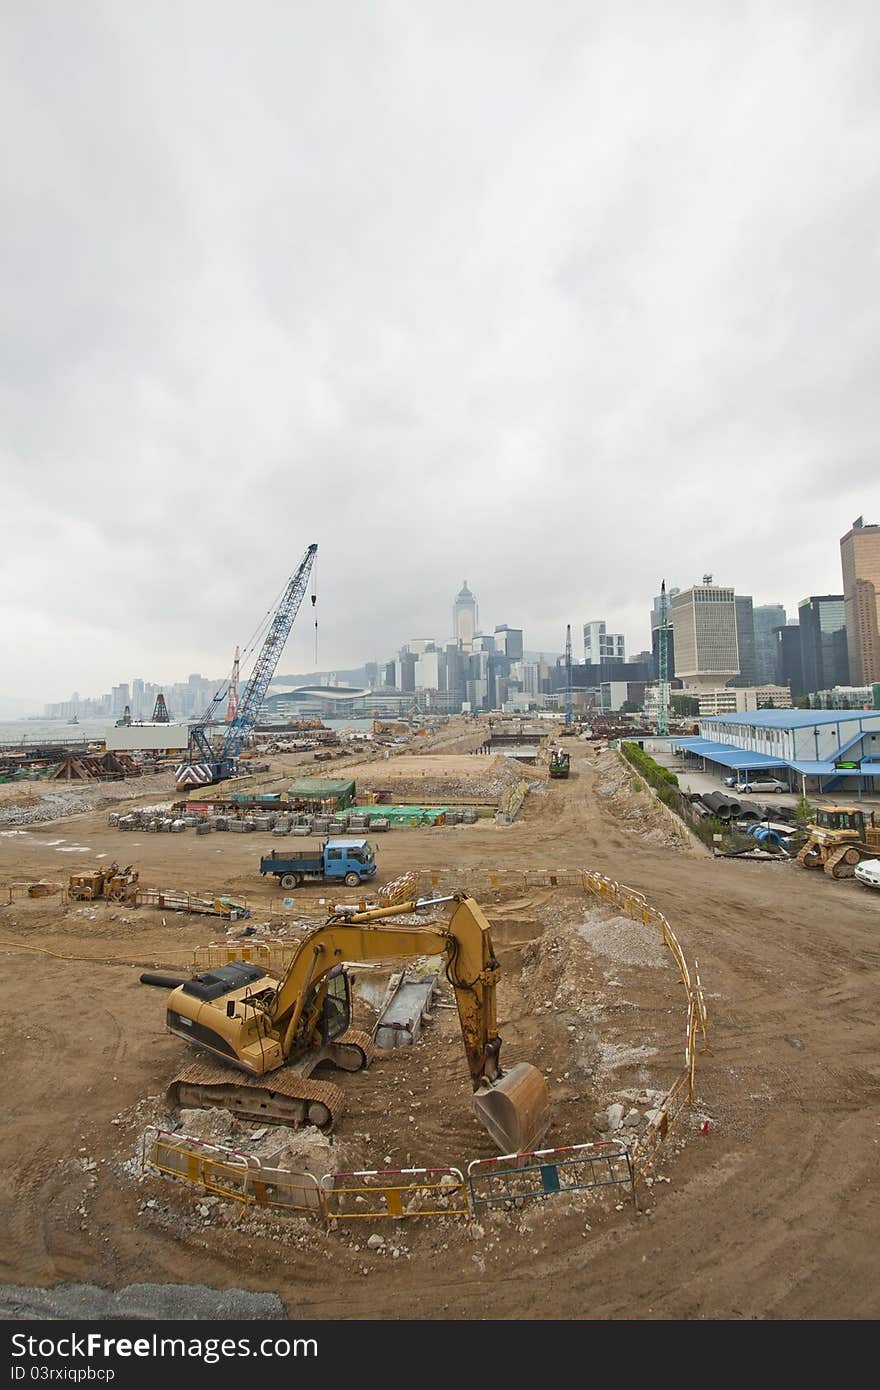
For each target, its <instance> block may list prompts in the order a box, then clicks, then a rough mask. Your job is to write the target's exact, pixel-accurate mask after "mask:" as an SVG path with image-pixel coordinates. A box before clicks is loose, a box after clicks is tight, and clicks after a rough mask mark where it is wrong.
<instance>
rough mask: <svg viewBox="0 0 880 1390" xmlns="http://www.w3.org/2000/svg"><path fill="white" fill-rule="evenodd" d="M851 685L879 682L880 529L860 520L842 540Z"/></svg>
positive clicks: (859, 518)
mask: <svg viewBox="0 0 880 1390" xmlns="http://www.w3.org/2000/svg"><path fill="white" fill-rule="evenodd" d="M840 564H841V569H842V570H843V602H844V610H845V614H846V642H847V648H848V652H849V682H850V685H870V684H871V682H872V681H880V634H878V624H880V526H873V525H872V526H866V525H865V523H864V520H863V519H862V517H857V518H856V520H855V521H854V522H853V524H852V526H851V527H850V529H849V530H848V531H847V533H846V535H845V536H842V537H841V539H840Z"/></svg>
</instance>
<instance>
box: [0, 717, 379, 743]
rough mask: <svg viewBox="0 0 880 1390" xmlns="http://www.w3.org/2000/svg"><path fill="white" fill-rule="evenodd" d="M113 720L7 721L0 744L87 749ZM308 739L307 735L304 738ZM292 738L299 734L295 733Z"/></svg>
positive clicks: (363, 722)
mask: <svg viewBox="0 0 880 1390" xmlns="http://www.w3.org/2000/svg"><path fill="white" fill-rule="evenodd" d="M113 722H114V721H113V720H112V719H81V720H80V721H79V723H78V724H68V722H67V720H66V719H5V720H0V745H6V746H7V747H8V746H9V745H15V746H17V747H27V745H28V744H34V743H47V742H50V741H51V742H53V743H56V742H57V743H71V744H73V743H78V744H81V745H82V746H83V747H85V745H86V744H87V743H94V742H95V741H96V740H97V739H102V738H105V737H106V734H107V730H108V729H110V728H112V727H113ZM324 724H325V725H326V726H327V728H328V729H337V730H342V729H358V730H363V729H367V730H369V729H372V727H373V721H372V719H325V720H324ZM303 736H304V735H303ZM289 737H290V738H295V737H296V734H295V733H291V734H290V735H289Z"/></svg>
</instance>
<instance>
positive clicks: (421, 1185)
mask: <svg viewBox="0 0 880 1390" xmlns="http://www.w3.org/2000/svg"><path fill="white" fill-rule="evenodd" d="M444 1178H445V1179H446V1181H445V1182H444V1181H443V1179H444ZM322 1187H323V1189H324V1201H325V1203H326V1209H327V1217H328V1220H336V1221H363V1220H370V1221H374V1220H376V1219H379V1220H382V1219H388V1218H391V1219H393V1220H402V1219H405V1218H411V1217H432V1216H464V1217H468V1218H469V1217H470V1208H469V1206H468V1200H467V1185H466V1183H465V1180H464V1174H463V1173H462V1171H461V1169H460V1168H445V1167H444V1168H372V1169H364V1170H362V1171H360V1172H356V1173H327V1174H325V1176H324V1179H323V1182H322ZM355 1208H358V1209H357V1210H356V1209H355Z"/></svg>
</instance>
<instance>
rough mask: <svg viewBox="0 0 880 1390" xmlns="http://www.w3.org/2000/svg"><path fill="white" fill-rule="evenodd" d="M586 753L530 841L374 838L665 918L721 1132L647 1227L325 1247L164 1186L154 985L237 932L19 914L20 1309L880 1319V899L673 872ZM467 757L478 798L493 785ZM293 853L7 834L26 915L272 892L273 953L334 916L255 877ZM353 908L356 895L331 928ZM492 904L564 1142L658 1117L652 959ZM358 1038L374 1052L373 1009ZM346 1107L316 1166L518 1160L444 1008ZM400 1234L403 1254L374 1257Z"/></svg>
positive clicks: (3, 852)
mask: <svg viewBox="0 0 880 1390" xmlns="http://www.w3.org/2000/svg"><path fill="white" fill-rule="evenodd" d="M571 751H572V753H573V767H572V776H571V777H570V778H569V779H568V780H567V781H557V782H545V781H544V780H543V778H542V777H541V779H540V784H539V786H538V787H537V788H536V790H535V791H534V792H533V794H532V795H530V796H529V797H528V798H527V800H526V803H525V806H524V808H523V810H522V812H521V813H520V815H519V817H518V818H517V820H516V822H515V823H514V824H513V825H511V826H499V825H496V824H495V823H494V822H492V821H491V820H480V821H479V822H478V823H477V824H476V825H468V826H454V827H453V826H448V827H447V826H441V827H436V828H424V829H405V830H404V829H401V830H395V831H392V832H390V833H388V834H386V835H382V836H376V837H375V838H376V846H377V857H378V861H379V867H380V874H379V879H378V882H379V884H381V883H383V882H387V881H389V880H390V879H393V878H395V877H396V876H398V875H399V874H401V873H403V872H404V871H405V870H407V869H410V868H426V869H436V870H437V871H438V876H439V879H440V881H441V883H442V885H443V886H449V887H452V886H455V884H456V882H457V881H459V880H460V881H465V880H466V879H467V876H468V874H469V873H474V872H477V871H483V872H485V871H492V870H494V869H496V868H497V869H504V868H509V869H525V868H529V869H567V868H571V869H576V868H580V867H589V868H594V869H598V870H601V871H602V872H604V873H607V874H610V875H611V876H612V877H615V878H617V879H619V880H621V881H623V882H625V883H628V884H630V885H632V886H633V887H635V888H637V889H640V890H641V891H642V892H644V893H645V894H646V895H647V897H648V898H649V900H650V901H652V902H653V903H655V904H656V905H657V906H658V907H660V908H661V909H662V910H663V911H664V912H665V913H666V915H667V916H668V918H669V920H670V922H671V924H672V926H673V928H674V930H675V932H676V933H677V935H678V938H679V940H680V942H681V944H682V947H683V949H684V952H685V954H686V956H687V958H688V960H689V961H690V962H693V961H694V960H695V959H696V960H698V962H699V969H700V975H701V977H702V981H703V984H704V988H705V990H706V994H707V1003H708V1008H709V1027H710V1037H709V1041H710V1045H711V1050H710V1052H708V1053H706V1054H703V1055H701V1057H700V1059H699V1064H698V1072H697V1089H698V1104H697V1106H696V1107H695V1108H694V1110H692V1111H689V1112H687V1114H686V1117H685V1119H684V1120H683V1122H682V1123H681V1125H680V1126H677V1127H675V1128H674V1129H673V1131H672V1134H671V1136H670V1139H669V1140H668V1141H667V1144H666V1145H665V1148H664V1152H663V1155H662V1158H661V1161H660V1163H659V1165H658V1168H657V1170H656V1179H657V1180H656V1181H655V1182H654V1185H653V1186H652V1187H651V1188H650V1189H648V1190H646V1191H645V1192H644V1193H643V1196H642V1200H641V1201H640V1204H639V1205H638V1207H635V1206H633V1205H632V1204H631V1203H629V1202H627V1201H625V1200H624V1199H623V1198H622V1197H621V1196H620V1195H619V1193H618V1190H617V1189H615V1188H610V1189H605V1190H604V1191H602V1192H601V1193H600V1194H598V1195H595V1194H584V1195H583V1196H581V1197H579V1198H559V1199H553V1200H550V1201H547V1202H541V1203H537V1202H536V1203H533V1204H532V1205H531V1206H530V1207H529V1208H527V1209H525V1210H520V1211H518V1212H506V1211H505V1212H502V1211H498V1212H496V1213H494V1214H493V1215H491V1216H490V1217H487V1218H486V1219H485V1220H483V1221H482V1222H481V1224H480V1226H479V1227H478V1228H476V1229H473V1230H469V1229H468V1228H466V1227H465V1226H463V1225H461V1224H458V1223H456V1222H455V1221H454V1220H453V1219H451V1218H450V1219H443V1220H440V1221H436V1222H430V1221H425V1222H423V1223H418V1222H411V1223H385V1224H384V1225H383V1224H381V1223H379V1222H378V1221H377V1222H374V1223H371V1222H363V1223H352V1225H350V1226H344V1227H340V1228H339V1229H337V1230H334V1231H331V1232H329V1233H324V1232H323V1231H322V1230H321V1229H320V1228H318V1227H316V1226H315V1225H313V1224H310V1223H307V1222H306V1221H305V1220H300V1219H297V1218H285V1217H282V1216H278V1217H275V1216H274V1215H268V1214H266V1213H259V1212H254V1211H249V1212H241V1211H240V1210H239V1209H238V1208H237V1207H233V1206H232V1204H224V1203H209V1204H207V1205H205V1203H204V1201H203V1197H202V1195H201V1194H199V1193H196V1192H194V1191H192V1190H190V1189H189V1188H187V1187H185V1186H184V1185H183V1184H178V1183H174V1182H173V1181H171V1180H165V1179H161V1178H158V1177H146V1178H144V1177H142V1175H141V1174H140V1171H139V1164H138V1161H137V1147H138V1142H139V1138H140V1136H141V1134H142V1132H143V1129H144V1126H145V1125H146V1124H147V1123H149V1122H152V1121H154V1120H158V1121H160V1122H162V1121H165V1122H167V1120H168V1119H169V1115H168V1112H167V1110H166V1109H165V1105H164V1100H163V1095H164V1089H165V1086H166V1084H167V1082H168V1080H169V1078H170V1077H171V1075H172V1074H173V1073H174V1071H175V1070H176V1068H177V1066H178V1065H179V1064H180V1063H181V1061H182V1060H183V1058H182V1057H181V1044H180V1043H179V1042H178V1041H177V1040H175V1039H174V1038H172V1037H170V1036H169V1035H168V1034H167V1033H166V1032H165V1029H164V1016H163V1003H164V1000H163V995H162V993H161V992H160V991H157V990H153V989H147V988H145V987H143V986H141V985H140V984H139V983H138V974H139V971H140V970H141V969H143V968H144V967H154V966H162V967H170V968H175V969H176V968H184V969H185V968H186V967H187V966H188V965H189V964H190V963H191V961H192V953H193V950H194V949H195V948H196V947H197V946H199V945H203V944H205V943H207V942H209V941H216V940H218V939H221V938H222V937H223V934H224V925H223V924H222V923H221V922H219V921H216V920H214V919H210V918H199V917H187V916H183V915H178V914H174V913H168V912H166V913H162V912H161V911H157V910H148V909H143V908H142V909H137V910H133V909H130V908H125V907H111V906H104V905H101V904H94V905H92V904H74V903H71V904H68V905H67V906H64V907H61V906H58V905H57V903H53V902H52V901H51V900H34V901H28V900H24V901H16V902H14V903H13V904H11V905H7V906H3V907H0V955H2V959H3V966H4V969H3V976H4V983H5V1003H6V1008H5V1017H6V1019H7V1030H6V1034H5V1037H4V1040H3V1047H2V1049H0V1052H2V1058H3V1072H2V1074H3V1082H4V1093H5V1102H6V1114H5V1123H4V1125H3V1129H2V1137H0V1155H2V1166H0V1221H2V1226H0V1231H2V1245H0V1282H3V1283H7V1284H15V1285H23V1284H27V1285H39V1286H50V1285H54V1284H57V1283H61V1282H65V1281H77V1282H85V1283H94V1284H99V1285H101V1286H103V1287H107V1288H121V1287H123V1286H125V1285H128V1284H131V1283H135V1282H147V1281H149V1282H155V1283H163V1282H166V1283H173V1284H183V1283H187V1284H204V1285H208V1286H211V1287H214V1288H221V1289H231V1288H241V1289H249V1290H252V1291H255V1292H271V1293H276V1294H278V1295H279V1296H280V1298H281V1299H282V1300H283V1302H284V1304H285V1306H286V1308H287V1309H288V1312H289V1313H290V1315H291V1316H298V1317H317V1318H327V1319H338V1318H348V1319H357V1318H375V1317H380V1318H396V1317H400V1318H403V1317H417V1318H436V1317H442V1318H447V1317H455V1318H484V1317H499V1318H518V1319H525V1318H529V1319H544V1318H566V1319H592V1318H603V1319H615V1318H618V1319H620V1318H657V1319H669V1318H735V1319H736V1318H873V1317H876V1316H877V1315H878V1313H880V1293H878V1286H877V1280H876V1249H877V1238H878V1226H880V1218H878V1215H877V1212H878V1209H880V1207H878V1202H877V1186H878V1181H877V1174H878V1147H880V1107H878V1098H880V1064H878V1054H877V1047H876V1019H877V1005H878V984H877V981H878V970H877V967H878V964H880V936H878V929H880V894H876V893H875V894H873V895H872V893H871V892H870V890H866V889H864V888H862V887H861V886H860V885H859V884H858V883H856V882H855V881H851V882H833V881H831V880H829V879H827V878H826V877H825V876H824V875H822V874H812V873H806V872H804V871H803V870H799V869H797V868H795V867H794V866H792V865H788V864H759V863H736V862H734V861H729V860H713V859H712V858H711V857H709V856H708V855H707V854H706V852H705V851H704V850H703V849H702V847H699V846H696V845H693V846H692V847H689V846H687V845H685V846H680V845H677V844H676V842H675V840H674V837H672V836H671V835H670V833H669V829H668V823H667V821H666V818H665V815H664V813H663V812H662V810H661V808H659V806H657V804H656V803H654V802H653V801H651V800H650V799H649V797H648V794H647V793H646V792H645V791H635V790H634V789H633V787H632V784H631V783H632V779H631V777H630V776H629V774H625V773H622V772H621V769H620V764H619V763H618V762H617V759H616V757H615V755H613V754H607V753H606V754H601V755H598V756H597V755H596V754H595V753H594V752H593V751H592V749H591V748H590V747H589V746H588V745H582V744H577V745H572V749H571ZM461 761H462V760H461V759H460V758H458V757H456V758H455V759H454V762H455V776H456V777H457V778H461V777H462V776H463V775H464V773H463V771H462V769H461V768H460V767H459V763H460V762H461ZM467 761H468V763H470V762H472V763H473V765H474V776H475V777H477V778H478V777H480V776H481V775H482V771H481V765H482V764H484V763H485V759H480V758H478V757H474V758H473V759H470V760H467ZM428 766H429V767H430V766H431V765H430V764H428ZM435 770H436V769H435ZM371 771H372V770H371ZM333 775H337V773H336V771H335V770H334V773H333ZM533 775H535V774H534V772H533V770H532V769H529V770H528V772H527V776H529V777H531V776H533ZM539 776H540V774H539ZM278 843H279V842H278V840H277V839H275V840H274V841H273V839H272V837H271V836H270V835H267V834H261V833H254V834H250V835H231V834H225V835H223V834H212V835H206V836H198V837H197V836H195V835H194V833H193V832H192V831H188V832H186V833H184V834H180V835H155V834H147V833H141V832H132V833H128V834H121V833H120V832H118V831H116V830H113V829H110V828H109V827H108V824H107V810H106V808H104V809H102V810H100V811H95V812H91V813H88V814H85V815H80V816H75V817H72V818H70V819H68V820H64V821H54V822H52V823H51V824H45V823H44V824H38V825H33V826H29V827H23V828H16V829H7V830H3V831H0V900H2V899H3V898H5V893H4V892H3V891H2V890H3V885H5V884H8V883H11V882H13V881H23V880H24V881H27V880H31V879H36V878H40V877H43V878H46V879H54V880H56V881H57V880H62V879H64V878H65V877H66V874H67V873H69V872H70V871H71V869H74V868H78V867H80V866H81V865H88V864H90V863H94V862H95V861H96V860H97V861H98V862H106V858H115V859H117V860H118V861H119V862H120V863H123V864H124V863H129V862H131V863H133V864H134V865H135V866H136V867H137V868H138V869H139V871H140V875H141V883H142V884H144V885H149V886H157V887H177V888H186V889H188V890H190V891H191V892H194V893H199V894H201V893H207V892H210V893H211V894H212V895H213V894H215V893H221V892H223V893H228V894H232V895H233V896H235V895H246V896H247V898H248V901H249V903H250V904H251V907H252V913H253V915H252V919H251V921H252V923H253V924H255V925H257V926H259V925H261V924H262V923H264V922H269V921H271V922H272V923H273V924H274V926H273V930H277V929H278V924H279V923H284V921H286V920H288V919H289V920H290V922H291V926H290V927H288V928H286V930H288V931H290V932H293V931H294V926H293V923H294V922H295V921H297V920H300V919H302V918H303V917H308V916H309V915H310V914H315V915H317V914H319V913H320V912H321V910H322V904H321V903H320V902H319V899H321V898H324V899H325V904H324V905H326V902H327V901H329V900H330V898H328V891H327V890H321V889H318V888H315V887H310V888H306V889H303V890H301V891H300V893H298V894H297V901H296V903H295V905H294V906H293V907H290V908H284V906H283V895H282V894H281V893H279V890H278V889H277V888H276V887H275V885H274V882H273V881H269V880H261V879H260V877H259V872H258V861H259V855H260V853H266V852H268V850H269V848H270V847H272V846H273V845H274V846H276V847H277V845H278ZM281 843H282V845H283V844H286V843H289V842H288V841H282V842H281ZM306 843H308V842H306ZM297 847H298V848H299V847H300V845H299V844H298V845H297ZM99 856H104V857H105V858H101V859H99ZM353 896H354V895H353V894H352V893H350V892H348V891H347V890H343V891H342V892H341V893H339V892H336V891H335V890H334V891H333V893H332V900H333V901H344V900H346V898H349V899H350V898H352V897H353ZM481 901H482V905H483V907H484V908H485V910H486V911H487V913H488V915H489V917H490V920H491V921H492V924H493V932H494V934H495V940H496V945H497V947H498V951H499V958H500V961H501V964H502V968H503V972H504V973H503V977H502V980H501V983H500V986H499V1024H500V1030H501V1032H502V1035H503V1037H504V1048H503V1053H502V1056H503V1058H504V1060H505V1062H506V1063H507V1064H508V1065H509V1064H511V1063H512V1062H514V1061H519V1060H528V1061H532V1062H534V1063H535V1064H536V1065H538V1066H539V1067H541V1069H542V1070H543V1071H544V1072H545V1075H546V1076H547V1081H548V1087H549V1090H550V1095H551V1100H552V1103H553V1108H554V1120H553V1126H552V1128H551V1131H550V1133H549V1134H548V1136H547V1140H546V1142H547V1143H548V1144H565V1143H573V1142H578V1141H586V1140H591V1139H595V1138H598V1137H601V1134H602V1129H601V1126H603V1125H607V1108H608V1106H609V1105H611V1104H613V1103H615V1102H617V1103H620V1104H622V1105H623V1106H624V1109H625V1111H627V1112H629V1111H633V1112H638V1114H639V1115H640V1116H643V1115H644V1112H645V1110H646V1109H647V1108H649V1107H650V1105H651V1104H652V1103H653V1097H654V1096H655V1095H657V1094H659V1093H661V1092H663V1091H665V1089H666V1088H667V1087H668V1086H669V1084H670V1083H671V1082H672V1081H673V1080H674V1078H675V1077H676V1076H677V1075H678V1073H679V1072H680V1070H681V1067H682V1060H683V1049H684V1008H683V991H682V988H681V985H680V983H679V982H678V977H677V974H676V972H675V970H674V969H673V968H672V967H671V965H670V964H669V963H668V962H667V961H666V960H665V959H664V957H663V955H662V954H661V953H658V951H657V949H656V942H655V940H654V939H653V938H651V937H649V936H648V934H647V932H646V931H645V932H642V931H641V930H640V929H636V928H634V927H633V926H632V924H630V923H626V922H622V921H621V920H620V919H615V918H614V916H613V914H612V913H611V912H610V911H609V910H607V909H599V908H597V906H596V905H595V903H594V902H593V901H592V900H590V899H587V898H585V897H583V896H581V895H579V894H577V893H576V892H574V891H571V890H556V891H554V890H551V889H528V890H524V891H521V892H519V893H518V894H516V895H515V896H513V897H511V895H510V893H503V892H499V893H486V895H485V897H484V898H483V899H482V900H481ZM234 930H238V928H237V927H236V928H234ZM449 999H450V997H449V996H448V995H446V996H444V997H443V999H442V1001H441V1002H444V1003H448V1002H449ZM358 1012H359V1017H358V1019H357V1020H356V1021H357V1022H358V1023H359V1024H360V1025H361V1026H369V1024H370V1023H371V1022H372V1019H373V1017H374V1015H373V1013H372V1012H371V1010H370V1009H369V1008H368V1006H367V1004H366V1002H365V1001H364V999H363V998H362V999H361V1000H360V1002H359V1004H358ZM336 1079H339V1078H338V1077H337V1076H336V1075H335V1074H334V1080H336ZM339 1084H340V1086H341V1088H342V1089H343V1091H344V1093H345V1098H346V1105H347V1109H346V1113H345V1115H344V1116H343V1118H342V1120H341V1122H340V1124H339V1126H338V1129H337V1131H336V1132H335V1134H334V1136H333V1138H332V1140H327V1139H325V1138H322V1137H320V1136H318V1138H317V1139H316V1142H315V1154H314V1161H315V1165H316V1167H322V1166H323V1164H324V1163H325V1162H326V1164H327V1169H337V1170H338V1169H340V1168H346V1169H350V1168H355V1167H371V1168H372V1167H380V1166H383V1165H386V1166H405V1165H409V1164H414V1165H427V1164H436V1163H450V1162H451V1163H457V1164H461V1163H462V1162H465V1161H467V1160H468V1159H470V1158H474V1157H480V1156H489V1155H490V1154H491V1153H492V1152H493V1149H492V1146H491V1143H490V1141H489V1140H488V1138H487V1137H486V1136H485V1135H484V1134H483V1131H482V1130H481V1129H480V1127H479V1125H478V1123H477V1121H476V1119H475V1117H474V1116H473V1113H472V1110H471V1107H470V1095H469V1085H468V1083H467V1076H466V1068H465V1064H464V1057H463V1053H462V1049H461V1043H460V1039H459V1037H458V1034H457V1022H456V1015H455V1012H454V1010H453V1009H451V1008H448V1007H447V1008H437V1009H436V1010H435V1014H434V1018H433V1019H432V1021H431V1022H430V1023H429V1024H428V1025H427V1026H426V1028H425V1030H424V1032H423V1034H422V1037H421V1039H420V1041H419V1042H418V1043H417V1044H416V1046H415V1047H414V1048H411V1049H399V1050H397V1051H395V1052H392V1053H389V1054H384V1055H382V1056H380V1057H378V1058H377V1060H376V1061H375V1062H374V1064H373V1066H372V1067H371V1068H370V1069H369V1071H367V1072H363V1073H359V1074H356V1075H352V1076H349V1075H345V1076H343V1077H342V1078H341V1079H339ZM636 1122H637V1123H641V1122H643V1121H641V1120H639V1119H638V1117H636ZM704 1122H708V1130H707V1132H706V1133H703V1132H702V1127H703V1123H704ZM327 1169H325V1171H327ZM618 1208H620V1209H618ZM377 1231H378V1233H379V1234H380V1235H382V1236H383V1237H384V1238H385V1244H384V1245H383V1247H382V1248H381V1249H378V1250H373V1249H370V1248H368V1245H367V1238H368V1236H369V1235H371V1234H373V1233H375V1232H377ZM395 1251H396V1252H397V1253H396V1254H395Z"/></svg>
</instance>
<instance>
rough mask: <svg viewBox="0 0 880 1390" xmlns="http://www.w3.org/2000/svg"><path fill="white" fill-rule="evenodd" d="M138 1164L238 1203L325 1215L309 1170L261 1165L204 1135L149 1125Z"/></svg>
mask: <svg viewBox="0 0 880 1390" xmlns="http://www.w3.org/2000/svg"><path fill="white" fill-rule="evenodd" d="M141 1167H142V1169H143V1170H144V1171H146V1170H147V1169H148V1168H152V1169H153V1170H154V1171H156V1172H159V1173H164V1174H165V1175H166V1176H167V1177H171V1178H179V1179H180V1180H181V1181H183V1182H188V1183H192V1184H193V1185H194V1186H197V1187H202V1188H204V1190H205V1191H206V1192H209V1193H211V1194H213V1195H214V1196H217V1197H222V1198H224V1199H226V1200H228V1201H233V1202H240V1203H241V1204H242V1205H243V1206H252V1205H256V1206H262V1207H281V1208H283V1209H285V1210H286V1211H305V1212H309V1213H312V1214H317V1215H319V1216H320V1217H321V1219H322V1220H326V1209H325V1205H324V1193H323V1189H322V1186H321V1184H319V1182H318V1180H317V1178H316V1177H314V1175H313V1174H312V1173H300V1172H295V1171H293V1170H291V1169H286V1168H270V1167H266V1166H265V1165H264V1164H263V1163H262V1162H261V1161H260V1159H259V1158H256V1157H255V1156H254V1155H253V1154H245V1153H240V1152H238V1151H237V1150H235V1149H230V1148H227V1147H224V1146H222V1145H219V1144H210V1143H208V1142H207V1141H206V1140H203V1139H193V1138H191V1137H190V1136H189V1135H185V1134H175V1133H173V1132H171V1131H170V1130H163V1129H159V1128H158V1127H157V1126H150V1127H149V1128H148V1129H147V1130H146V1131H145V1133H144V1144H143V1152H142V1156H141Z"/></svg>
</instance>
